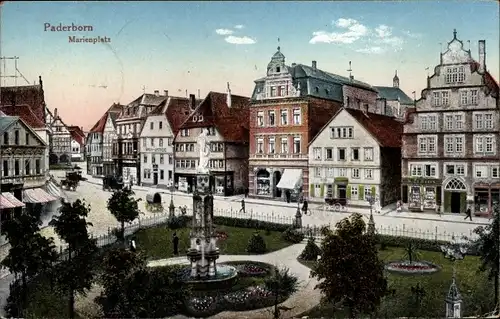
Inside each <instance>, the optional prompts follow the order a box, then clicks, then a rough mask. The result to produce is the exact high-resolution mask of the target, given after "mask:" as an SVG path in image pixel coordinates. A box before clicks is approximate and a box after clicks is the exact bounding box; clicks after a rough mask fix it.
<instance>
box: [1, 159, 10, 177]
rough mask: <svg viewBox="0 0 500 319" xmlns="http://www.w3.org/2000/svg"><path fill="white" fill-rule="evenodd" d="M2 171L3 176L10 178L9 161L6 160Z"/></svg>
mask: <svg viewBox="0 0 500 319" xmlns="http://www.w3.org/2000/svg"><path fill="white" fill-rule="evenodd" d="M2 171H3V176H4V177H5V176H9V161H8V160H4V161H3V168H2Z"/></svg>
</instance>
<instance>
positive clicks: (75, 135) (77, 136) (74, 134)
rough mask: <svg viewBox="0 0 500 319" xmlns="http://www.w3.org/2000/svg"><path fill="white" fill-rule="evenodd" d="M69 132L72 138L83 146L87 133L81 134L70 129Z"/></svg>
mask: <svg viewBox="0 0 500 319" xmlns="http://www.w3.org/2000/svg"><path fill="white" fill-rule="evenodd" d="M69 134H70V135H71V138H72V139H74V140H75V141H76V142H78V144H80V146H83V140H84V139H85V135H83V136H82V135H80V133H78V132H77V131H76V130H69Z"/></svg>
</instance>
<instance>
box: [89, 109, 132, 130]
mask: <svg viewBox="0 0 500 319" xmlns="http://www.w3.org/2000/svg"><path fill="white" fill-rule="evenodd" d="M124 107H125V106H124V105H121V104H119V103H113V105H111V106H110V107H109V109H108V110H107V111H106V113H104V114H103V116H101V118H100V119H99V120H98V121H97V123H95V124H94V126H92V128H91V129H90V131H89V133H103V132H104V127H105V126H106V121H107V120H108V116H109V117H111V120H112V121H113V124H114V125H116V123H115V121H116V119H117V118H118V116H119V115H120V113H121V112H122V110H123V108H124Z"/></svg>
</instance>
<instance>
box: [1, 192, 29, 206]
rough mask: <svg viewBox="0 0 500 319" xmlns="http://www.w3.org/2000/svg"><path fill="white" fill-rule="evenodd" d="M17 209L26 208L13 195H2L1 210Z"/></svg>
mask: <svg viewBox="0 0 500 319" xmlns="http://www.w3.org/2000/svg"><path fill="white" fill-rule="evenodd" d="M16 207H24V204H23V202H21V201H20V200H19V199H17V198H16V197H14V195H13V194H12V193H2V194H1V195H0V209H11V208H16Z"/></svg>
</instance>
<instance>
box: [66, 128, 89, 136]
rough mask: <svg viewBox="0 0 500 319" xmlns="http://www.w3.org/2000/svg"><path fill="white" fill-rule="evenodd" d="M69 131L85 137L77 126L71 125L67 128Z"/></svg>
mask: <svg viewBox="0 0 500 319" xmlns="http://www.w3.org/2000/svg"><path fill="white" fill-rule="evenodd" d="M68 130H69V131H74V132H75V133H76V134H78V135H80V136H83V137H85V133H83V131H82V129H81V128H80V127H79V126H76V125H71V126H68Z"/></svg>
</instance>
